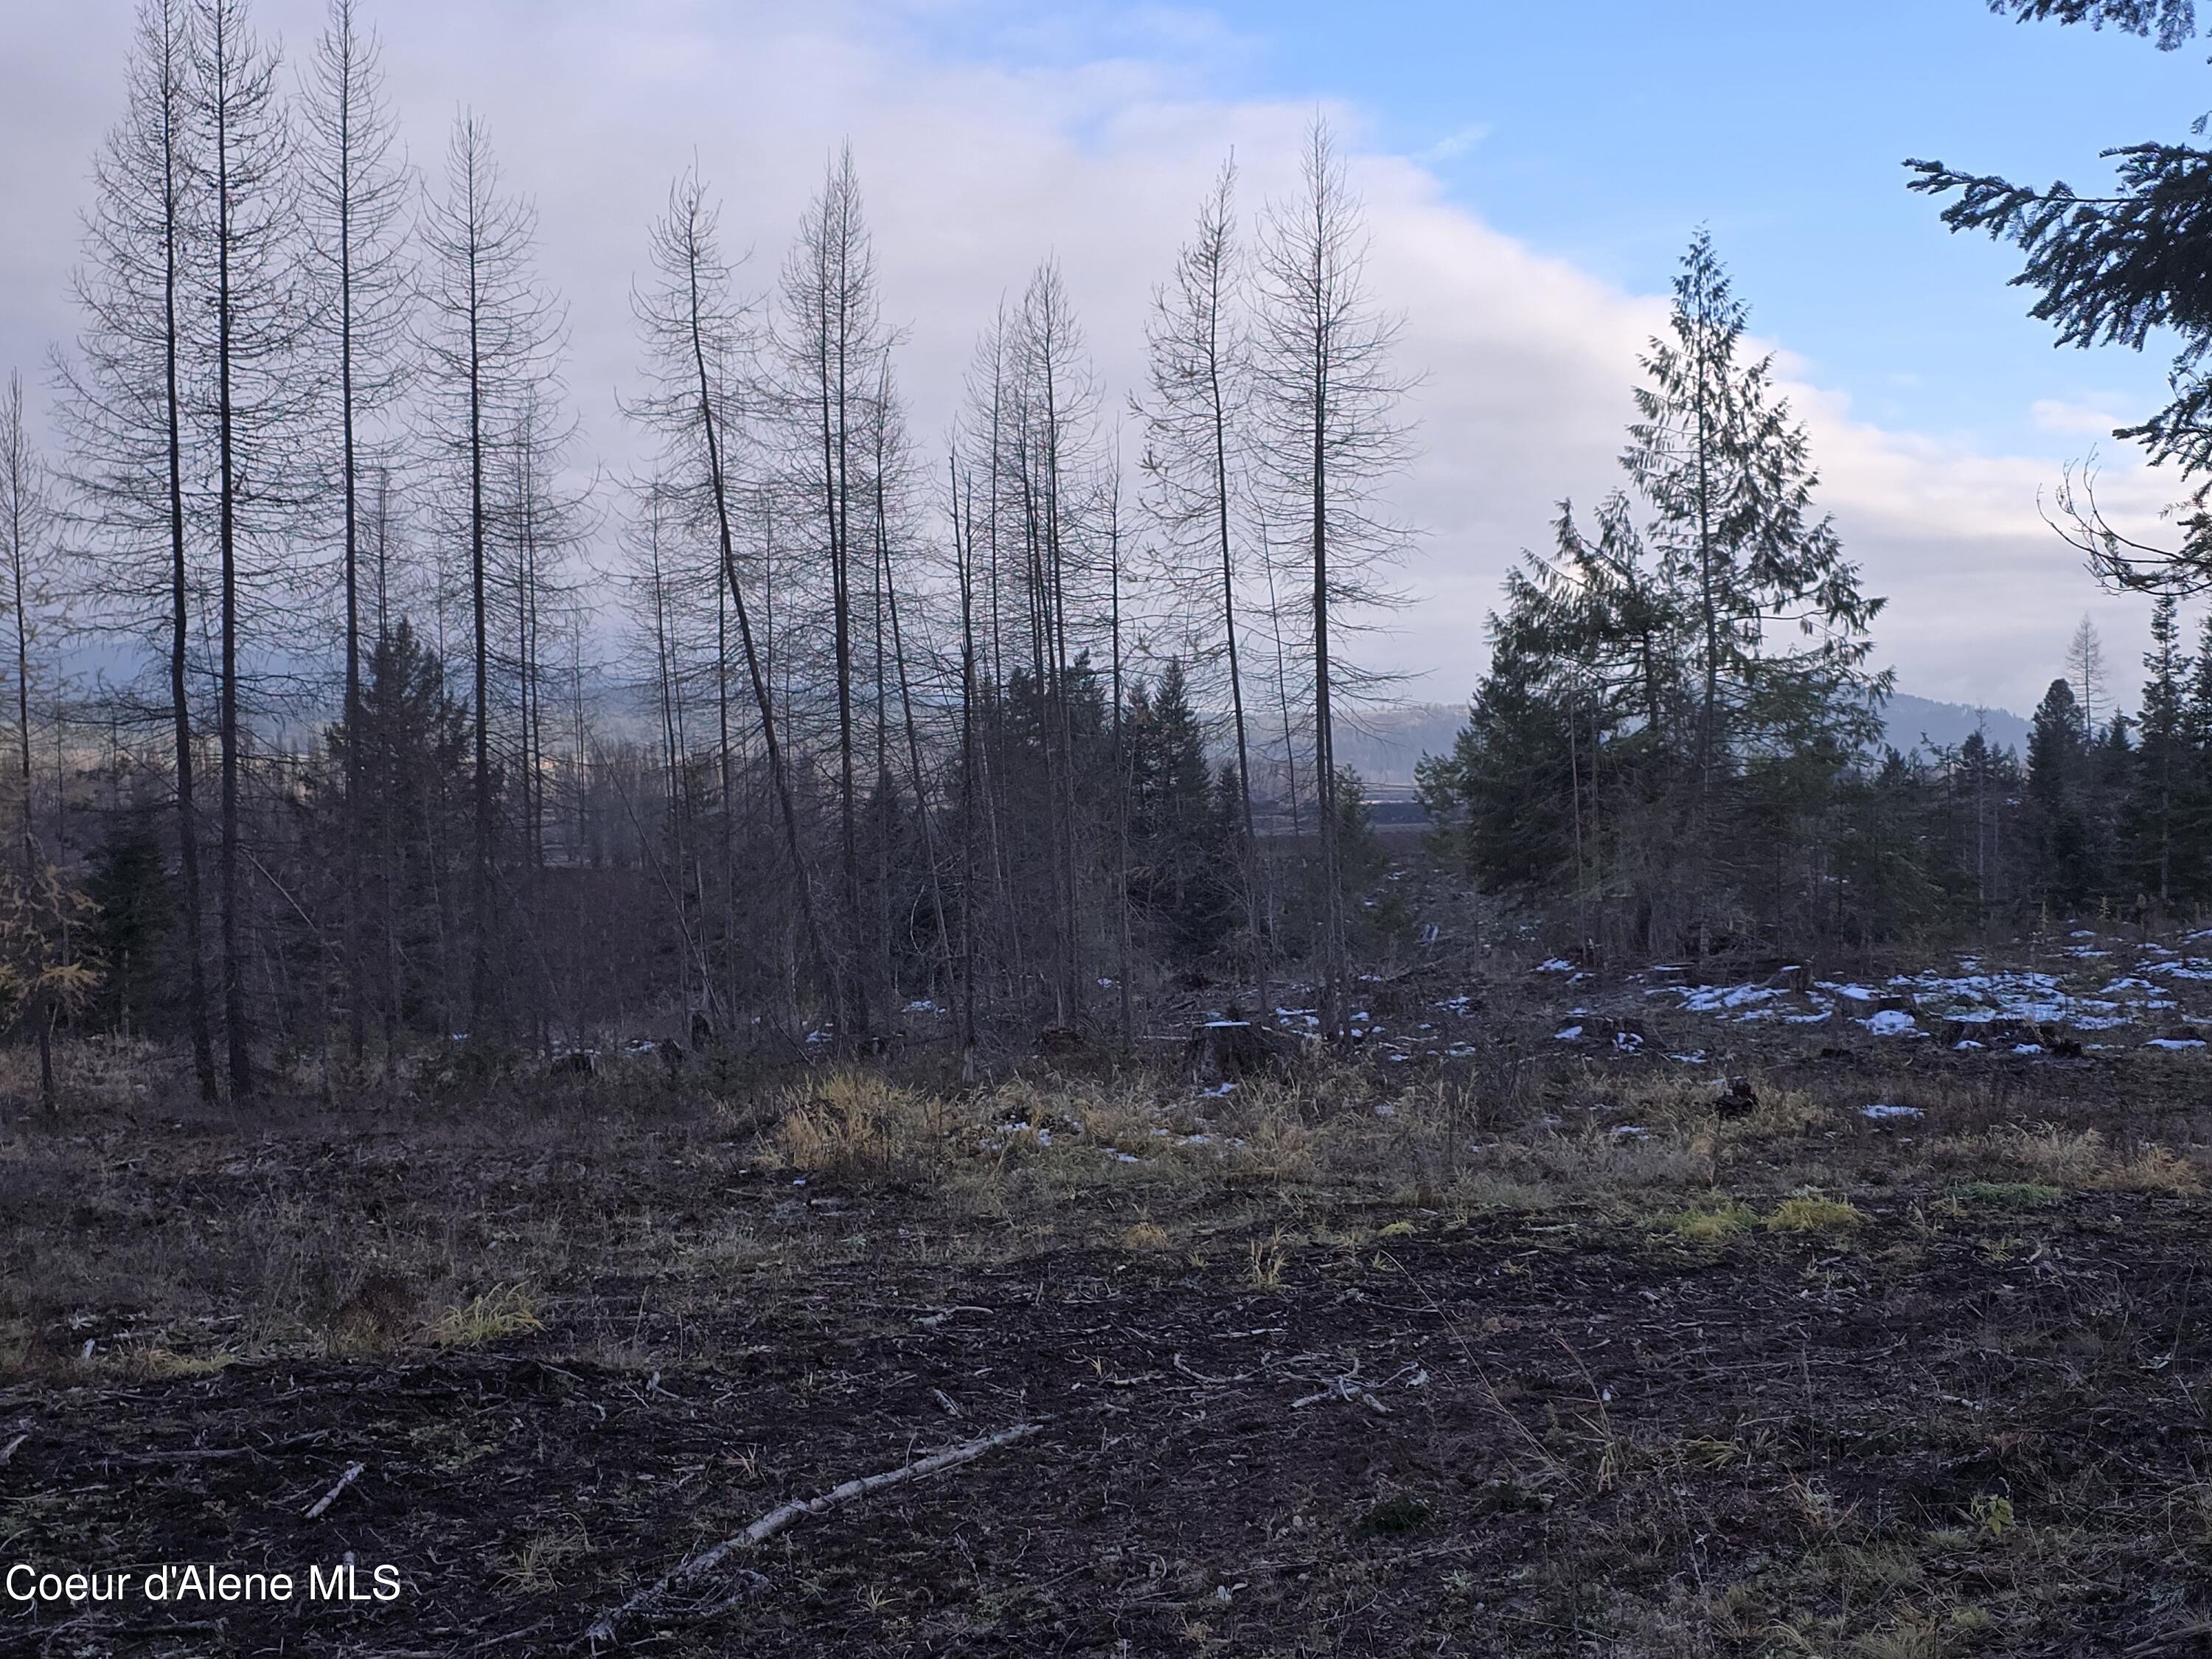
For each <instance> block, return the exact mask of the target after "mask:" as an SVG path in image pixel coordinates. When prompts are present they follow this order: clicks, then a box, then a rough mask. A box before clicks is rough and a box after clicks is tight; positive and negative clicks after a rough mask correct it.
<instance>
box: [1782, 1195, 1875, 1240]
mask: <svg viewBox="0 0 2212 1659" xmlns="http://www.w3.org/2000/svg"><path fill="white" fill-rule="evenodd" d="M1865 1222H1866V1216H1865V1213H1864V1212H1863V1211H1861V1210H1860V1209H1859V1207H1858V1206H1857V1205H1855V1204H1847V1203H1845V1202H1844V1200H1841V1199H1835V1198H1785V1199H1784V1200H1782V1202H1781V1203H1780V1204H1779V1205H1778V1206H1775V1211H1774V1213H1773V1214H1772V1215H1771V1216H1769V1217H1767V1218H1766V1225H1768V1226H1769V1227H1771V1228H1772V1229H1773V1230H1774V1231H1776V1232H1778V1233H1847V1232H1850V1231H1851V1230H1852V1229H1853V1228H1855V1227H1859V1226H1863V1225H1865Z"/></svg>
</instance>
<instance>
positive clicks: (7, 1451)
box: [0, 1434, 30, 1463]
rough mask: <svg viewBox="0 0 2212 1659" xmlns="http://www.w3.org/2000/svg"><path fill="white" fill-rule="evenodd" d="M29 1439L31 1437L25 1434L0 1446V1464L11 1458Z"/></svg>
mask: <svg viewBox="0 0 2212 1659" xmlns="http://www.w3.org/2000/svg"><path fill="white" fill-rule="evenodd" d="M29 1438H30V1436H29V1435H27V1434H19V1435H17V1436H16V1437H15V1438H14V1439H13V1440H10V1441H9V1443H7V1444H6V1445H4V1446H0V1463H4V1462H7V1461H8V1460H9V1458H11V1457H13V1456H14V1455H15V1449H16V1448H17V1447H19V1446H21V1444H22V1443H24V1442H25V1441H26V1440H28V1439H29Z"/></svg>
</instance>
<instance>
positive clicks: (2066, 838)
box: [2027, 679, 2096, 914]
mask: <svg viewBox="0 0 2212 1659" xmlns="http://www.w3.org/2000/svg"><path fill="white" fill-rule="evenodd" d="M2089 781H2090V764H2089V754H2088V745H2087V744H2086V743H2084V742H2083V740H2082V735H2081V705H2080V703H2078V702H2076V701H2075V696H2074V689H2073V687H2072V686H2071V685H2069V684H2068V683H2067V682H2066V681H2064V680H2063V679H2056V680H2053V681H2051V689H2050V690H2048V691H2046V692H2045V693H2044V695H2043V701H2042V702H2040V703H2039V704H2037V705H2036V709H2035V718H2034V720H2033V721H2032V722H2031V724H2030V726H2029V729H2028V738H2027V823H2028V834H2029V836H2030V847H2031V857H2032V860H2033V863H2032V873H2031V878H2030V879H2031V896H2033V898H2034V899H2035V900H2036V901H2038V902H2040V903H2043V904H2045V905H2047V906H2049V907H2050V908H2052V909H2053V910H2056V911H2057V912H2059V913H2061V914H2065V913H2069V912H2071V911H2074V910H2075V909H2078V908H2080V907H2081V906H2082V905H2083V904H2085V903H2087V902H2088V900H2089V897H2090V896H2091V894H2092V892H2093V890H2094V887H2095V873H2096V872H2095V849H2094V848H2093V842H2092V829H2091V825H2090V822H2089V815H2088V811H2087V799H2086V798H2087V793H2088V788H2089Z"/></svg>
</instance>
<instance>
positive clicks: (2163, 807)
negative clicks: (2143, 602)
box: [2121, 595, 2202, 911]
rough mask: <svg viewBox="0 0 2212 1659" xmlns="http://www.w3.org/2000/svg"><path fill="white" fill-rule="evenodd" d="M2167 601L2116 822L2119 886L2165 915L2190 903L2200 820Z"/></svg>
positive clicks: (2198, 871)
mask: <svg viewBox="0 0 2212 1659" xmlns="http://www.w3.org/2000/svg"><path fill="white" fill-rule="evenodd" d="M2174 612H2175V603H2174V600H2173V599H2172V596H2171V595H2167V596H2163V597H2161V598H2160V599H2159V600H2158V602H2157V603H2156V605H2154V606H2153V608H2152V611H2151V623H2150V632H2151V648H2150V650H2149V651H2148V653H2145V654H2144V657H2143V666H2144V667H2145V668H2146V669H2148V671H2149V672H2150V678H2149V679H2148V681H2146V682H2145V683H2144V685H2143V694H2142V738H2141V741H2140V742H2139V743H2138V744H2137V746H2136V768H2135V777H2134V787H2133V788H2132V789H2131V790H2130V793H2129V797H2128V802H2127V810H2126V811H2125V812H2124V815H2123V817H2122V820H2121V824H2122V834H2123V837H2124V845H2123V849H2122V855H2123V860H2124V866H2123V867H2124V877H2125V879H2126V880H2127V881H2129V882H2131V883H2133V884H2136V885H2137V886H2139V887H2140V888H2141V889H2142V891H2143V892H2145V893H2147V894H2148V895H2149V896H2152V897H2154V898H2155V899H2156V900H2157V901H2158V903H2159V908H2160V909H2161V910H2166V911H2171V909H2172V907H2173V905H2174V903H2175V902H2176V901H2177V899H2188V898H2193V897H2194V896H2196V895H2197V892H2198V890H2199V888H2200V884H2201V882H2202V852H2201V847H2200V845H2199V843H2198V840H2197V836H2195V835H2193V834H2191V827H2192V826H2193V825H2194V823H2195V822H2196V821H2197V818H2198V817H2199V816H2200V813H2201V810H2202V809H2201V804H2200V800H2199V794H2200V791H2199V789H2198V787H2197V769H2196V767H2195V766H2194V765H2193V764H2192V762H2193V760H2194V756H2193V754H2192V751H2191V744H2190V742H2189V734H2188V731H2187V709H2186V707H2185V689H2184V687H2185V681H2186V680H2187V678H2188V677H2189V673H2190V670H2191V666H2192V665H2191V662H2190V660H2189V659H2188V658H2187V657H2186V656H2185V655H2184V654H2182V652H2181V649H2180V645H2179V636H2180V627H2179V621H2178V619H2177V618H2176V617H2175V614H2174Z"/></svg>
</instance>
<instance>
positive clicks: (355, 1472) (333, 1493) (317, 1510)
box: [301, 1463, 368, 1521]
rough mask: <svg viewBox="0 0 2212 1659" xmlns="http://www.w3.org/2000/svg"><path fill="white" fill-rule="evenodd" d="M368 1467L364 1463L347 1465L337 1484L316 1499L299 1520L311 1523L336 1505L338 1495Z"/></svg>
mask: <svg viewBox="0 0 2212 1659" xmlns="http://www.w3.org/2000/svg"><path fill="white" fill-rule="evenodd" d="M365 1468H368V1465H367V1464H365V1463H349V1464H347V1465H346V1472H345V1473H344V1474H342V1475H340V1476H339V1477H338V1479H337V1485H336V1486H332V1487H331V1489H330V1490H329V1491H328V1492H325V1493H324V1494H323V1495H322V1496H321V1497H320V1498H317V1499H316V1500H315V1503H314V1507H313V1509H310V1510H308V1511H307V1514H306V1515H305V1516H302V1517H301V1518H302V1519H303V1520H307V1521H313V1519H315V1517H316V1516H319V1515H320V1514H321V1513H322V1512H323V1511H324V1510H326V1509H328V1508H330V1506H331V1504H335V1503H337V1501H338V1494H339V1493H340V1492H343V1491H344V1490H345V1489H346V1488H347V1487H348V1486H351V1485H353V1483H354V1482H355V1481H356V1480H360V1479H361V1476H362V1470H363V1469H365Z"/></svg>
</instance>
